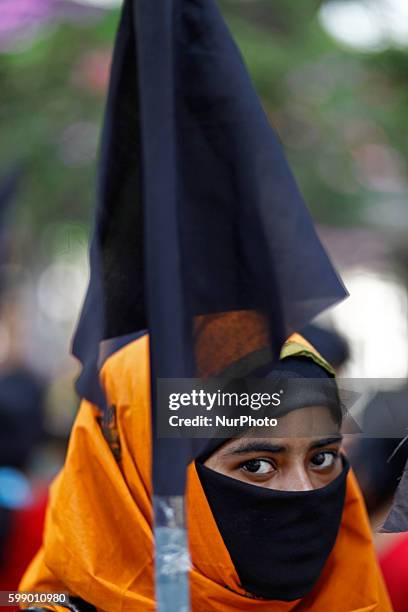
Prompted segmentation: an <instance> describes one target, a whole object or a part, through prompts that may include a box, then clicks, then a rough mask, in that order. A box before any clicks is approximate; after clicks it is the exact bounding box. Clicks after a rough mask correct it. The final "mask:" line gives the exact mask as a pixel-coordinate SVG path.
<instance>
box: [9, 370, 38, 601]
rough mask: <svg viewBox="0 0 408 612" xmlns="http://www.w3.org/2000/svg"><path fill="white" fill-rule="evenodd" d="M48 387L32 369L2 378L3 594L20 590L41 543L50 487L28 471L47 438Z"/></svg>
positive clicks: (12, 371) (17, 371) (18, 371)
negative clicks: (46, 400) (20, 581)
mask: <svg viewBox="0 0 408 612" xmlns="http://www.w3.org/2000/svg"><path fill="white" fill-rule="evenodd" d="M44 391H45V387H44V384H43V382H42V381H40V380H39V379H38V378H37V377H36V376H35V375H34V374H33V373H32V372H31V371H30V370H29V369H27V368H26V367H24V366H22V365H17V364H15V365H13V366H10V367H9V368H8V369H7V370H4V371H3V372H2V373H1V374H0V590H16V589H17V586H18V583H19V580H20V578H21V576H22V573H23V572H24V570H25V568H26V566H27V564H28V563H29V561H30V560H31V558H32V556H33V554H35V552H36V551H37V550H38V548H39V547H40V545H41V541H42V530H43V522H44V513H45V507H46V501H47V491H46V486H45V485H44V484H43V483H41V482H35V481H32V479H31V478H30V473H29V467H30V462H31V460H32V458H33V452H34V451H35V450H36V448H37V446H38V444H39V443H40V442H41V440H42V436H43V419H44Z"/></svg>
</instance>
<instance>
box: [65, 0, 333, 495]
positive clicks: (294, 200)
mask: <svg viewBox="0 0 408 612" xmlns="http://www.w3.org/2000/svg"><path fill="white" fill-rule="evenodd" d="M343 297H345V290H344V288H343V286H342V284H341V282H340V281H339V278H338V276H337V274H336V273H335V271H334V269H333V267H332V265H331V263H330V261H329V260H328V258H327V255H326V253H325V251H324V250H323V248H322V246H321V243H320V241H319V239H318V237H317V235H316V233H315V230H314V227H313V223H312V221H311V218H310V216H309V213H308V211H307V208H306V206H305V204H304V202H303V200H302V197H301V196H300V194H299V191H298V189H297V186H296V184H295V181H294V179H293V176H292V174H291V172H290V170H289V168H288V165H287V162H286V160H285V157H284V154H283V152H282V148H281V145H280V143H279V140H278V138H277V137H276V135H275V133H274V131H273V130H272V129H271V127H270V125H269V123H268V119H267V117H266V115H265V112H264V110H263V109H262V106H261V104H260V102H259V100H258V98H257V95H256V93H255V91H254V88H253V86H252V84H251V81H250V79H249V77H248V74H247V71H246V68H245V66H244V64H243V62H242V59H241V56H240V54H239V51H238V49H237V47H236V46H235V44H234V42H233V40H232V38H231V35H230V34H229V32H228V30H227V27H226V25H225V23H224V21H223V19H222V17H221V15H220V13H219V11H218V9H217V7H216V4H215V3H214V2H213V1H212V0H160V1H156V2H152V0H138V1H132V0H125V3H124V7H123V12H122V17H121V21H120V26H119V31H118V35H117V39H116V45H115V51H114V58H113V66H112V74H111V82H110V90H109V96H108V103H107V109H106V115H105V124H104V130H103V136H102V144H101V158H100V169H99V185H98V205H97V211H96V224H95V229H94V234H93V239H92V246H91V278H90V284H89V288H88V292H87V296H86V300H85V303H84V307H83V311H82V314H81V317H80V321H79V324H78V328H77V331H76V335H75V338H74V343H73V352H74V354H75V355H76V356H78V358H79V359H80V360H81V362H82V364H83V370H82V374H81V376H80V377H79V379H78V385H77V388H78V391H79V394H80V395H81V396H83V397H86V398H88V399H89V400H90V401H92V402H94V403H96V404H98V405H99V406H101V407H105V398H104V395H103V392H102V389H101V387H100V385H99V379H98V367H99V365H100V342H101V341H102V340H104V339H108V338H117V337H119V336H127V335H128V334H134V333H136V332H138V331H140V330H143V329H146V328H148V329H149V334H150V352H151V372H152V403H153V406H154V404H155V397H156V381H157V378H160V377H163V378H172V377H178V378H186V377H190V376H212V375H216V374H218V373H220V372H221V371H225V370H226V369H227V368H228V367H229V366H231V364H233V363H236V362H240V363H242V362H245V361H246V362H247V369H251V367H255V366H256V367H259V366H260V365H262V363H267V362H268V361H270V360H271V359H273V358H275V357H277V356H278V355H279V351H280V347H281V345H282V343H283V341H284V340H285V339H286V338H287V337H288V335H289V334H290V333H291V332H292V331H294V330H297V329H300V328H302V327H303V326H304V325H305V324H307V323H308V322H309V321H310V320H311V319H312V318H313V317H314V316H315V315H317V314H318V313H319V312H321V311H322V310H323V309H325V308H327V307H328V306H330V305H332V304H334V303H336V302H337V301H339V300H340V299H342V298H343ZM136 367H137V364H135V368H136ZM192 452H193V451H192V449H191V447H190V444H189V443H188V442H187V441H181V440H155V441H154V488H155V493H156V494H159V495H175V494H180V493H181V492H182V491H183V487H184V472H185V465H186V463H187V462H188V461H189V460H190V459H191V457H192ZM170 470H171V471H170Z"/></svg>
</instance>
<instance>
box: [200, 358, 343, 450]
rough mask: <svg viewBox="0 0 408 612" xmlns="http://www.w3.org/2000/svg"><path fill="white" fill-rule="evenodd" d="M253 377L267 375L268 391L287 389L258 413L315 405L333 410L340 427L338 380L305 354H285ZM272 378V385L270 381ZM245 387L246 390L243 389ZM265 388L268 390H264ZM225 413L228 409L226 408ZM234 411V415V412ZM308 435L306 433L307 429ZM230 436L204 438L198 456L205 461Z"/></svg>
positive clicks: (234, 384)
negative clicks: (277, 403) (205, 439)
mask: <svg viewBox="0 0 408 612" xmlns="http://www.w3.org/2000/svg"><path fill="white" fill-rule="evenodd" d="M250 376H251V378H258V377H259V378H265V379H266V381H267V384H268V387H267V390H268V392H269V393H273V392H277V391H279V392H280V391H282V390H283V391H284V393H283V394H281V402H280V404H279V406H268V407H267V408H261V409H260V410H258V411H257V413H256V416H257V417H259V418H262V417H271V418H279V417H283V416H285V414H288V413H289V412H292V411H293V410H298V409H301V408H307V407H312V406H323V407H326V408H328V409H329V410H330V412H331V414H332V417H333V419H334V421H335V422H336V423H337V424H338V425H340V426H341V424H342V419H343V408H342V404H341V402H340V398H339V393H338V389H337V383H336V379H335V378H334V377H333V376H332V375H331V374H329V372H328V371H327V370H325V369H324V368H323V367H321V366H319V365H318V364H317V363H316V362H314V361H313V360H312V359H309V358H306V357H286V358H285V359H282V360H281V361H278V362H275V363H273V364H270V363H269V364H267V365H266V366H262V367H261V368H258V369H256V370H255V371H254V372H252V373H251V374H250ZM272 381H273V388H271V387H270V382H272ZM241 383H243V384H245V381H244V380H243V381H232V383H231V388H225V389H224V391H225V392H233V391H237V390H238V389H237V388H236V387H237V386H238V385H240V384H241ZM244 390H245V389H244ZM265 390H266V389H265ZM224 412H225V409H224ZM234 412H235V415H234ZM226 416H232V417H233V416H236V409H235V408H234V406H232V407H231V411H230V413H228V414H226ZM305 435H307V432H305ZM227 440H228V438H211V439H208V440H207V441H204V440H203V441H202V449H201V450H199V453H198V455H197V459H198V461H200V462H204V461H205V460H206V459H208V457H209V456H210V455H212V453H213V452H214V451H215V450H216V449H217V448H219V447H220V446H222V445H223V444H225V442H227Z"/></svg>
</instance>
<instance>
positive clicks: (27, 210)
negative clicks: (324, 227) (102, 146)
mask: <svg viewBox="0 0 408 612" xmlns="http://www.w3.org/2000/svg"><path fill="white" fill-rule="evenodd" d="M319 4H321V2H318V1H317V0H316V1H314V0H311V1H308V2H288V1H287V0H274V2H270V0H253V1H251V2H245V1H237V0H223V1H222V2H221V7H222V10H223V11H224V13H225V16H226V18H227V21H228V23H229V24H230V27H231V29H232V31H233V33H234V35H235V37H236V40H237V42H238V44H239V46H240V48H241V50H242V52H243V55H244V58H245V60H246V62H247V65H248V67H249V70H250V72H251V75H252V77H253V81H254V83H255V86H256V88H257V90H258V91H259V94H260V95H261V98H262V101H263V104H264V107H265V110H266V112H267V113H268V115H269V116H270V119H271V122H272V123H273V124H274V126H275V127H276V129H277V131H278V133H279V135H280V138H281V140H282V142H283V144H284V146H285V148H286V151H287V155H288V157H289V160H290V163H291V166H292V169H293V171H294V173H295V175H296V177H297V179H298V181H299V184H300V187H301V190H302V192H303V194H304V196H305V198H306V200H307V202H308V204H309V206H310V208H311V210H312V213H313V215H314V217H315V219H316V220H317V221H320V222H325V223H329V224H343V225H344V224H346V225H347V224H375V223H382V221H383V220H382V219H381V215H384V214H386V211H387V210H389V211H391V213H392V214H391V215H390V219H391V224H392V219H394V217H395V218H396V225H398V220H399V219H401V223H405V224H406V223H407V218H408V215H407V206H406V199H407V191H406V179H407V168H406V159H407V153H408V151H407V149H408V139H407V131H406V113H407V103H408V82H407V79H406V74H407V71H408V53H407V50H406V49H399V50H398V49H393V50H388V51H385V52H382V53H377V54H370V55H365V54H362V53H357V52H355V51H352V50H350V49H346V48H342V47H341V46H339V45H338V44H336V43H335V42H334V41H333V40H332V39H331V38H330V37H329V36H328V34H327V33H326V32H325V31H324V30H323V29H322V27H321V26H320V24H319V21H318V19H317V9H318V7H319ZM117 20H118V12H117V11H110V12H106V13H105V15H104V17H103V18H102V19H99V20H97V21H94V22H93V23H87V25H86V26H85V25H84V26H80V25H73V24H66V23H65V24H64V23H62V24H59V25H52V26H49V27H48V28H47V29H46V30H45V31H44V32H43V33H42V34H41V35H40V36H39V37H38V38H37V39H36V40H35V41H34V42H32V43H31V44H27V45H26V48H25V49H20V50H19V51H18V52H17V51H16V52H9V53H3V54H0V92H1V94H0V173H1V172H2V170H4V169H6V167H7V166H8V165H9V164H10V163H11V162H13V161H14V160H23V161H24V162H25V163H26V165H27V166H26V167H27V172H26V176H25V181H24V185H23V189H22V190H21V195H20V198H19V219H20V234H19V235H20V244H21V247H22V249H23V252H24V253H25V256H26V257H30V256H32V253H35V255H36V257H38V258H40V259H42V258H45V259H47V258H49V257H50V256H51V257H52V256H53V253H54V252H56V251H58V249H59V248H61V247H60V245H59V242H60V240H62V241H64V238H63V236H64V232H65V234H66V232H68V234H70V233H72V235H73V236H74V240H78V241H81V240H85V237H86V232H87V231H88V228H89V223H90V220H91V216H92V207H93V202H94V192H95V168H96V158H95V151H96V146H97V141H98V138H99V132H100V126H101V120H102V113H103V106H104V95H105V93H104V85H105V84H106V70H107V67H108V63H109V53H110V49H111V45H112V43H113V39H114V34H115V29H116V24H117ZM387 207H388V208H387ZM384 211H385V212H384ZM393 215H394V216H393ZM404 215H405V216H404ZM61 236H62V238H61ZM56 238H57V239H56ZM68 242H69V239H68ZM23 259H24V256H23Z"/></svg>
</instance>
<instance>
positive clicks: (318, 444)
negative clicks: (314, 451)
mask: <svg viewBox="0 0 408 612" xmlns="http://www.w3.org/2000/svg"><path fill="white" fill-rule="evenodd" d="M342 441H343V436H342V435H341V434H338V435H335V436H330V437H329V438H321V439H320V440H316V441H314V442H312V443H311V445H310V448H322V447H323V446H328V445H329V444H337V443H339V442H342Z"/></svg>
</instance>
